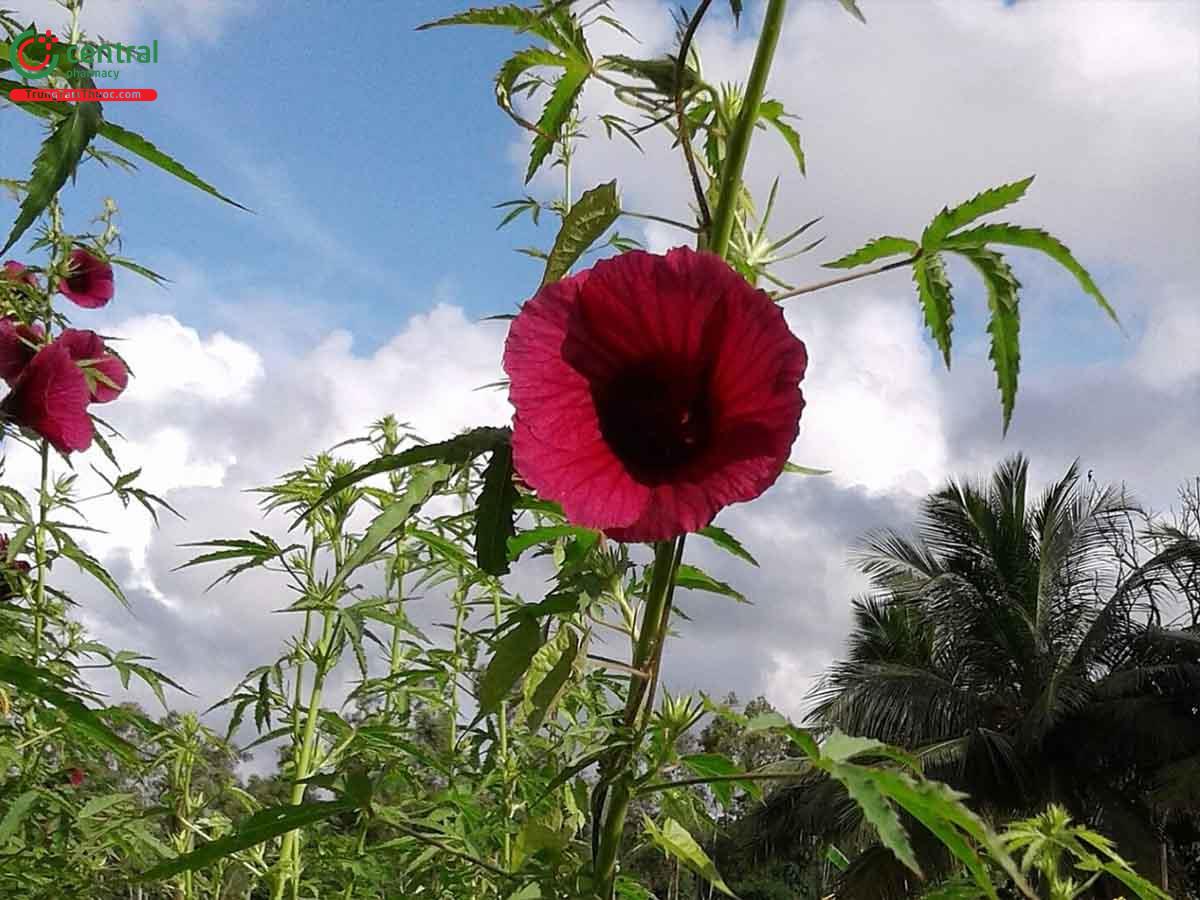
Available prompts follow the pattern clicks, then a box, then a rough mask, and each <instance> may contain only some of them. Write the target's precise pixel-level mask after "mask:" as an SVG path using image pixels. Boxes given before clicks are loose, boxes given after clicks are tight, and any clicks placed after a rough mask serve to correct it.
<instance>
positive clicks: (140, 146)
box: [99, 121, 250, 212]
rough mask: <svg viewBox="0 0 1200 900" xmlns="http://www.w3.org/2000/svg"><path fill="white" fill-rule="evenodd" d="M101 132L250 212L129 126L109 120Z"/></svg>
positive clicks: (115, 141)
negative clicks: (124, 126)
mask: <svg viewBox="0 0 1200 900" xmlns="http://www.w3.org/2000/svg"><path fill="white" fill-rule="evenodd" d="M99 133H100V136H101V137H102V138H105V139H106V140H110V141H112V142H113V143H114V144H116V145H117V146H119V147H124V148H125V149H126V150H128V151H129V152H130V153H134V154H136V155H137V156H140V157H141V158H142V159H144V160H145V161H146V162H148V163H150V164H151V165H153V166H157V167H158V168H160V169H162V170H163V171H164V172H166V173H167V174H169V175H174V176H175V177H176V178H178V179H179V180H180V181H183V182H185V183H187V184H190V185H191V186H192V187H194V188H198V189H200V190H201V191H203V192H204V193H206V194H208V195H209V196H212V197H216V198H217V199H218V200H220V201H222V202H224V203H228V204H229V205H230V206H236V207H237V208H238V209H242V210H246V212H250V210H249V209H247V208H246V207H245V206H242V204H240V203H238V202H237V201H236V200H234V199H232V198H230V197H226V196H225V195H224V194H222V193H221V192H220V191H218V190H217V189H216V188H215V187H213V186H212V185H211V184H209V183H208V182H207V181H205V180H204V179H203V178H201V177H200V176H199V175H197V174H196V173H195V172H193V171H192V170H191V169H189V168H188V167H187V166H185V165H184V164H183V163H181V162H179V161H178V160H177V159H174V158H172V157H171V156H168V155H167V154H166V153H164V152H163V151H162V150H160V149H158V147H156V146H155V145H154V144H152V143H151V142H150V141H148V140H146V138H144V137H142V136H141V135H140V134H137V133H136V132H133V131H130V130H129V129H128V128H122V127H121V126H120V125H118V124H116V123H115V122H108V121H105V122H103V123H102V124H101V125H100V131H99Z"/></svg>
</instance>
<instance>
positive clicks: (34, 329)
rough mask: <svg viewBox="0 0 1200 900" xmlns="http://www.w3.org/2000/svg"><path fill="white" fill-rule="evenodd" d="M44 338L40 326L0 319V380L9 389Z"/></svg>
mask: <svg viewBox="0 0 1200 900" xmlns="http://www.w3.org/2000/svg"><path fill="white" fill-rule="evenodd" d="M44 336H45V332H44V331H42V326H40V325H22V324H21V323H20V322H14V321H13V320H12V319H8V318H5V319H0V378H3V379H4V380H5V381H6V382H7V383H8V385H9V387H12V384H13V382H14V381H16V379H17V376H18V375H20V374H21V372H22V370H24V368H25V367H26V366H27V365H29V361H30V360H31V359H33V355H34V354H35V353H37V348H38V347H39V346H41V343H42V338H43V337H44Z"/></svg>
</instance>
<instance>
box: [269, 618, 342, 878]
mask: <svg viewBox="0 0 1200 900" xmlns="http://www.w3.org/2000/svg"><path fill="white" fill-rule="evenodd" d="M334 618H335V617H334V615H333V613H332V612H327V613H325V623H324V626H323V627H322V629H321V641H320V643H319V644H318V645H317V647H318V649H319V651H320V655H319V656H318V658H317V660H316V661H315V663H314V668H313V683H312V690H311V691H310V692H309V695H308V709H307V711H306V712H305V716H304V731H303V734H302V735H301V739H300V755H299V756H298V757H297V758H296V760H295V768H294V770H293V771H294V775H293V776H292V795H291V799H290V800H289V802H290V803H291V804H292V806H298V805H299V804H300V803H301V802H302V801H303V800H304V790H305V788H306V787H307V786H308V785H307V784H306V782H305V779H306V778H308V776H309V775H310V774H311V773H310V772H309V767H310V766H311V765H312V760H313V751H314V749H315V748H316V744H317V720H318V719H319V718H320V715H321V694H322V691H323V690H324V687H325V676H326V675H327V674H328V672H329V659H328V657H329V648H330V645H331V644H332V642H333V628H334ZM299 837H300V833H299V831H298V830H297V831H289V832H288V833H287V834H285V835H284V836H283V844H282V845H281V847H280V850H279V862H280V872H279V877H278V878H277V879H276V881H275V887H274V892H273V893H272V895H271V896H272V900H281V898H282V897H283V891H284V888H285V887H286V886H287V884H288V882H289V881H290V882H291V883H292V885H293V890H292V893H293V896H295V895H296V894H297V893H298V889H299V885H300V872H299V856H300V853H299Z"/></svg>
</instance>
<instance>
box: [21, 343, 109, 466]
mask: <svg viewBox="0 0 1200 900" xmlns="http://www.w3.org/2000/svg"><path fill="white" fill-rule="evenodd" d="M90 399H91V392H90V390H89V389H88V380H87V376H86V375H84V374H83V370H82V369H81V368H79V366H78V365H77V364H76V362H75V360H74V359H72V357H71V353H70V351H69V350H68V349H67V348H66V347H64V346H63V345H62V344H61V343H60V342H58V341H55V342H54V343H51V344H47V345H46V346H45V347H42V349H40V350H39V351H38V352H37V353H36V354H34V357H33V359H32V360H30V361H29V365H27V366H26V367H25V369H24V371H22V372H21V375H20V377H19V378H17V380H16V382H15V383H14V384H13V388H12V390H11V391H10V392H9V394H8V396H7V397H5V398H4V402H3V403H2V404H0V411H2V412H3V413H4V414H5V416H6V417H7V418H9V419H11V420H12V421H14V422H16V424H18V425H20V426H21V427H22V428H27V429H29V430H30V431H34V432H36V433H37V434H39V435H40V436H42V437H43V438H45V439H46V440H48V441H49V442H50V443H51V445H53V446H54V448H55V449H56V450H58V451H59V452H60V453H63V454H67V453H70V452H71V451H72V450H86V449H87V448H88V447H90V446H91V444H92V434H93V426H92V420H91V418H90V417H89V416H88V412H87V406H88V401H89V400H90Z"/></svg>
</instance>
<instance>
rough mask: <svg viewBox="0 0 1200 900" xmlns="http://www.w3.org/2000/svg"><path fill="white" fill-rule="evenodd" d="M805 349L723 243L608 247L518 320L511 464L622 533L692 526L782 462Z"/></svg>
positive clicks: (657, 535) (643, 536) (570, 511)
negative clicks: (718, 246) (701, 248)
mask: <svg viewBox="0 0 1200 900" xmlns="http://www.w3.org/2000/svg"><path fill="white" fill-rule="evenodd" d="M807 361H808V357H807V354H806V352H805V349H804V344H803V343H801V342H800V341H799V340H798V339H797V338H796V337H795V336H794V335H793V334H792V333H791V331H789V330H788V327H787V323H786V322H785V321H784V318H783V312H782V311H781V310H780V309H779V307H778V306H777V305H776V304H775V303H774V302H772V301H771V299H770V297H768V296H767V294H766V293H765V292H763V291H760V290H756V289H755V288H753V287H751V286H750V284H748V283H747V282H746V280H745V279H744V278H742V276H740V275H739V274H737V272H735V271H734V270H733V269H731V268H730V267H729V266H728V265H727V264H726V263H725V262H724V261H723V260H721V259H720V258H719V257H717V256H714V255H713V254H710V253H696V252H695V251H693V250H690V249H687V248H678V249H675V250H672V251H671V252H669V253H668V254H667V255H666V256H657V255H652V254H649V253H642V252H632V253H625V254H622V255H621V256H617V257H614V258H612V259H608V260H605V261H603V262H600V263H597V264H596V266H595V267H594V268H592V269H591V270H589V271H585V272H580V273H579V274H578V275H574V276H572V277H570V278H566V279H564V280H562V281H560V282H557V283H555V284H550V285H547V286H546V287H544V288H542V290H541V291H539V292H538V294H537V296H535V297H534V298H533V299H532V300H530V301H529V302H528V303H526V304H525V305H524V307H523V308H522V309H521V312H520V314H519V315H518V316H517V317H516V319H515V320H514V321H513V324H512V328H511V330H510V331H509V335H508V340H507V342H506V344H505V347H504V370H505V371H506V372H507V373H508V376H509V379H510V383H511V386H510V389H509V399H510V401H511V402H512V404H513V407H514V408H515V410H516V415H515V416H514V419H513V456H514V463H515V466H516V469H517V470H518V472H519V473H520V475H521V477H522V478H524V479H525V481H527V482H528V483H529V484H530V485H531V486H533V488H534V489H535V490H537V492H538V493H539V495H540V496H542V497H544V498H546V499H549V500H556V501H558V502H559V503H561V504H562V507H563V510H564V511H565V512H566V514H567V516H568V518H570V519H571V520H572V521H574V522H577V523H578V524H580V525H585V526H588V527H591V528H598V529H601V530H603V531H605V532H607V533H608V534H609V535H610V536H611V537H613V538H615V539H616V540H621V541H661V540H667V539H669V538H672V537H675V536H676V535H679V534H682V533H684V532H688V531H696V530H698V529H700V528H703V527H704V526H705V525H707V524H708V523H709V522H711V521H712V519H713V517H714V516H715V515H716V514H717V512H718V511H719V510H720V509H722V508H723V507H725V506H728V505H729V504H730V503H737V502H740V501H744V500H751V499H753V498H754V497H757V496H758V495H759V494H761V493H762V492H763V491H765V490H766V489H767V488H768V487H769V486H770V485H771V484H772V483H773V482H774V481H775V479H776V478H778V477H779V473H780V472H781V471H782V469H783V466H784V464H785V463H786V462H787V458H788V453H789V452H790V450H791V446H792V442H793V441H794V440H795V439H796V433H797V430H798V428H799V422H800V413H801V411H802V410H803V408H804V399H803V397H802V395H801V393H800V390H799V384H800V380H801V379H802V378H803V377H804V370H805V367H806V365H807Z"/></svg>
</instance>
